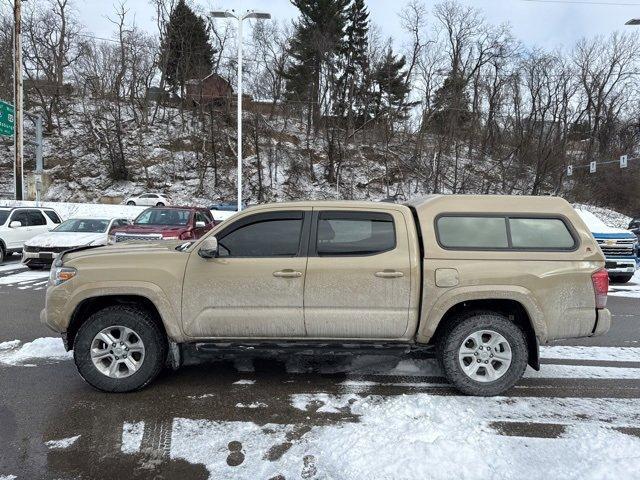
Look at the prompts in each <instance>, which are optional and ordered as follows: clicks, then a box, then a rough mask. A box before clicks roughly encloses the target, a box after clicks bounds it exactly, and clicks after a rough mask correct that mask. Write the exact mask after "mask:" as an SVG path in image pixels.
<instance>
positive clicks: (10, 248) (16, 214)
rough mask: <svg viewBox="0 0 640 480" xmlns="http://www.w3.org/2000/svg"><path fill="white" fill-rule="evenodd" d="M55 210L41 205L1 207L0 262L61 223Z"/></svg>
mask: <svg viewBox="0 0 640 480" xmlns="http://www.w3.org/2000/svg"><path fill="white" fill-rule="evenodd" d="M60 222H61V220H60V217H59V216H58V214H57V213H56V212H55V210H53V209H51V208H39V207H0V263H2V262H3V261H4V259H5V258H6V257H7V256H8V255H11V254H12V253H20V252H22V247H23V245H24V242H26V241H28V240H30V239H31V238H33V237H35V236H36V235H40V234H41V233H44V232H48V231H49V230H52V229H53V228H55V227H56V226H58V225H59V224H60Z"/></svg>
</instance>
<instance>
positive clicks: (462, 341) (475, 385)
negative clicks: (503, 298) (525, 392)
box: [437, 312, 528, 397]
mask: <svg viewBox="0 0 640 480" xmlns="http://www.w3.org/2000/svg"><path fill="white" fill-rule="evenodd" d="M445 328H446V329H445V331H444V332H443V334H442V335H441V336H440V341H439V342H438V345H437V355H438V360H439V361H440V364H441V366H442V369H443V370H444V373H445V376H446V377H447V379H448V380H449V381H450V382H451V383H452V384H453V385H454V386H455V387H456V388H457V389H458V390H460V391H461V392H463V393H465V394H467V395H477V396H483V397H486V396H493V395H499V394H501V393H502V392H504V391H506V390H508V389H510V388H511V387H513V386H514V385H515V384H516V383H517V382H518V381H519V380H520V378H522V375H523V374H524V371H525V369H526V368H527V360H528V347H527V340H526V337H525V334H524V332H523V331H522V329H521V328H520V327H519V326H518V325H516V324H514V323H513V322H511V321H510V320H509V319H508V318H506V317H505V316H503V315H501V314H499V313H496V312H467V313H465V314H462V315H460V316H458V317H456V318H454V319H452V320H451V321H450V322H449V324H448V325H446V327H445ZM474 336H475V337H476V338H477V339H478V341H475V340H474V339H473V337H474ZM494 354H495V356H493V355H494ZM490 355H491V356H490ZM485 357H486V358H485ZM501 358H504V360H501ZM465 370H466V371H465ZM494 377H495V379H494V380H492V378H494Z"/></svg>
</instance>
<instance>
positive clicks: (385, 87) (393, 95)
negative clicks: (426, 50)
mask: <svg viewBox="0 0 640 480" xmlns="http://www.w3.org/2000/svg"><path fill="white" fill-rule="evenodd" d="M405 65H406V59H405V57H404V55H403V56H401V57H397V56H396V55H394V54H393V50H392V48H391V47H389V48H388V49H387V53H386V54H385V56H384V58H383V59H382V61H381V62H380V64H379V65H378V66H377V68H376V70H375V72H374V76H373V77H374V81H375V85H376V92H375V113H374V114H375V116H381V115H387V116H391V115H393V116H394V117H396V118H404V117H406V115H407V113H408V111H409V108H410V107H411V106H412V105H411V104H409V103H408V102H407V96H408V95H409V92H410V91H411V87H410V85H409V82H407V72H406V71H404V67H405Z"/></svg>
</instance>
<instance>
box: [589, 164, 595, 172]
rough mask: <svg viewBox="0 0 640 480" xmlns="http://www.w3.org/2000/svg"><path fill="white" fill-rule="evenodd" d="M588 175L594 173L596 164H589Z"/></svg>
mask: <svg viewBox="0 0 640 480" xmlns="http://www.w3.org/2000/svg"><path fill="white" fill-rule="evenodd" d="M589 173H596V162H591V163H589Z"/></svg>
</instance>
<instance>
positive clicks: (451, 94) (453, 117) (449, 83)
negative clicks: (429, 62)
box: [431, 72, 471, 134]
mask: <svg viewBox="0 0 640 480" xmlns="http://www.w3.org/2000/svg"><path fill="white" fill-rule="evenodd" d="M470 102H471V100H470V99H469V95H468V93H467V92H466V82H465V80H464V78H462V77H461V76H460V74H459V73H456V72H452V73H451V74H450V75H449V76H448V77H447V78H446V79H445V81H444V83H443V84H442V86H441V87H440V88H439V89H438V90H436V92H435V94H434V98H433V107H434V110H435V112H434V114H433V116H432V119H431V126H432V129H433V130H434V131H435V132H437V133H440V134H446V133H449V134H454V133H455V132H460V131H461V129H462V128H464V127H465V126H467V125H468V124H469V122H470V121H471V112H470V110H469V104H470Z"/></svg>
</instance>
